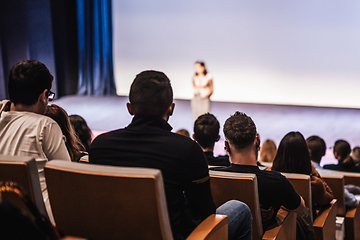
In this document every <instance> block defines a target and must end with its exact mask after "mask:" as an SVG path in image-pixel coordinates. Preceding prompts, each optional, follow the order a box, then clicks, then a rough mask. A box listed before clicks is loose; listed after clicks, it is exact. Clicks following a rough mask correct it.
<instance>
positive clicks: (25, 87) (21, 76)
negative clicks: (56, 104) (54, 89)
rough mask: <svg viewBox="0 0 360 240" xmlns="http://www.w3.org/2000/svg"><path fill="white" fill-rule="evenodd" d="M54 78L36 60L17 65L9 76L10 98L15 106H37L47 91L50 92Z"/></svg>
mask: <svg viewBox="0 0 360 240" xmlns="http://www.w3.org/2000/svg"><path fill="white" fill-rule="evenodd" d="M52 80H53V76H52V75H51V74H50V71H49V69H47V67H46V66H45V65H44V64H43V63H41V62H38V61H36V60H27V61H22V62H19V63H17V64H15V65H14V66H13V67H12V68H11V70H10V74H9V85H8V90H9V97H10V101H11V102H13V103H14V104H15V105H17V104H23V105H27V106H31V105H33V104H35V103H36V102H37V100H38V98H39V96H40V94H41V93H42V92H44V90H45V89H47V90H50V89H51V84H52Z"/></svg>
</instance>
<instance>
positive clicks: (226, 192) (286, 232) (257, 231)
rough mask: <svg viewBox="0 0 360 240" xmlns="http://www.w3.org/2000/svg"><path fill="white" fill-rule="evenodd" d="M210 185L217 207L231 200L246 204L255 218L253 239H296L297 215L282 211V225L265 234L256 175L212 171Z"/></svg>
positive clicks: (280, 215) (271, 227)
mask: <svg viewBox="0 0 360 240" xmlns="http://www.w3.org/2000/svg"><path fill="white" fill-rule="evenodd" d="M210 185H211V191H212V194H213V198H214V202H215V205H216V207H218V206H220V205H222V204H223V203H225V202H227V201H229V200H233V199H234V200H239V201H242V202H244V203H246V204H247V205H248V206H249V208H250V210H251V214H252V216H253V224H252V227H253V239H278V240H281V239H295V238H296V237H295V236H296V235H295V234H296V213H294V212H289V211H287V210H284V209H280V210H279V212H278V214H277V217H278V219H279V220H280V224H274V225H273V226H270V227H269V228H268V229H267V230H266V232H265V233H263V228H262V222H261V213H260V203H259V196H258V184H257V178H256V175H255V174H250V173H234V172H221V171H210Z"/></svg>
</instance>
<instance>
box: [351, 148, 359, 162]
mask: <svg viewBox="0 0 360 240" xmlns="http://www.w3.org/2000/svg"><path fill="white" fill-rule="evenodd" d="M351 157H352V159H353V160H354V162H355V163H356V164H359V163H360V147H354V149H353V150H352V151H351Z"/></svg>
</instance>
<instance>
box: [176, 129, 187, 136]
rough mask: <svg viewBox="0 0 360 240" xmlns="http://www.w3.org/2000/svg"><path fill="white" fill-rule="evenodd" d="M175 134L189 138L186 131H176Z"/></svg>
mask: <svg viewBox="0 0 360 240" xmlns="http://www.w3.org/2000/svg"><path fill="white" fill-rule="evenodd" d="M176 133H177V134H179V135H183V136H185V137H188V138H190V133H189V132H188V130H186V129H179V130H177V131H176Z"/></svg>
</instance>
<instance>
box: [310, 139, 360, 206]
mask: <svg viewBox="0 0 360 240" xmlns="http://www.w3.org/2000/svg"><path fill="white" fill-rule="evenodd" d="M306 144H307V146H308V149H309V153H310V159H311V162H312V164H313V166H314V167H315V169H316V171H318V172H319V173H320V174H322V173H326V172H329V173H331V172H333V171H330V170H325V169H324V168H323V167H321V166H320V162H321V158H322V157H323V156H325V153H326V144H325V141H324V139H322V138H320V137H319V136H310V137H308V138H307V139H306ZM359 190H360V188H359V187H357V186H354V185H345V186H344V197H345V206H346V208H347V209H350V208H355V207H357V205H358V201H357V199H356V197H355V194H359V193H360V192H359Z"/></svg>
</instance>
